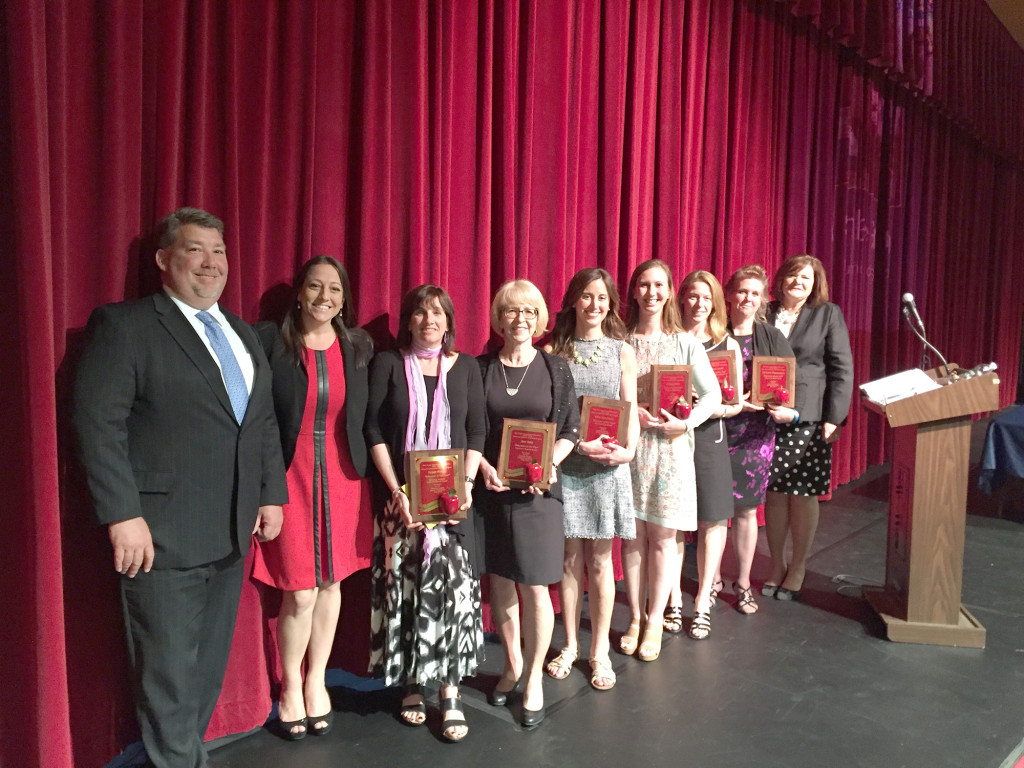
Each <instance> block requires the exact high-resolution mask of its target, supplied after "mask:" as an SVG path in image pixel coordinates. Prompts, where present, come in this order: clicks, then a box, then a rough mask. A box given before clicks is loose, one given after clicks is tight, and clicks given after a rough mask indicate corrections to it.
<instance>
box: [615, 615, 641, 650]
mask: <svg viewBox="0 0 1024 768" xmlns="http://www.w3.org/2000/svg"><path fill="white" fill-rule="evenodd" d="M639 641H640V619H632V620H631V621H630V622H629V629H627V630H626V631H625V632H623V633H622V637H620V638H619V650H620V651H622V652H623V653H624V654H626V655H627V656H632V655H633V654H634V653H636V644H637V643H638V642H639Z"/></svg>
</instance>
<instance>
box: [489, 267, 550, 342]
mask: <svg viewBox="0 0 1024 768" xmlns="http://www.w3.org/2000/svg"><path fill="white" fill-rule="evenodd" d="M523 306H525V307H533V308H534V309H536V310H537V327H536V328H535V329H534V331H533V338H535V339H536V338H539V337H541V336H543V335H544V334H545V333H547V329H548V305H547V304H546V303H545V302H544V296H543V295H542V294H541V292H540V290H539V289H538V288H537V286H536V285H534V284H533V283H531V282H530V281H529V280H509V281H508V282H507V283H505V284H504V285H502V286H501V287H500V288H499V289H498V292H497V293H495V294H494V300H493V301H492V302H491V328H493V329H494V332H495V333H497V334H499V335H500V334H501V313H502V312H504V311H505V310H506V309H507V308H509V307H523Z"/></svg>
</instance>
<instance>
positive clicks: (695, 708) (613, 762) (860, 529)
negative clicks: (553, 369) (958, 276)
mask: <svg viewBox="0 0 1024 768" xmlns="http://www.w3.org/2000/svg"><path fill="white" fill-rule="evenodd" d="M982 426H983V425H981V424H979V427H978V428H979V430H980V429H981V428H982ZM972 482H973V477H972ZM887 487H888V474H887V470H886V468H874V469H873V470H872V471H870V472H869V473H868V474H867V475H865V476H864V477H863V478H861V480H859V481H858V482H857V483H854V484H851V485H850V486H847V487H845V488H842V489H840V491H839V492H838V493H837V494H836V496H835V498H834V500H833V501H831V502H829V503H827V504H824V505H823V507H822V518H821V526H820V528H819V530H818V535H817V540H816V542H815V546H816V553H815V555H814V557H813V559H812V561H811V564H810V567H811V571H812V572H811V573H810V574H809V575H808V578H807V582H806V584H805V587H804V595H805V600H804V601H803V602H802V603H780V602H775V601H772V600H767V599H763V598H761V599H759V602H760V604H761V611H760V613H759V614H758V615H757V616H753V617H744V616H741V615H740V614H739V613H737V612H736V611H735V609H734V608H733V604H734V597H733V595H732V594H731V591H729V590H727V592H726V598H727V600H726V603H727V604H726V605H725V606H722V605H721V603H720V607H719V609H718V610H717V611H716V612H715V613H714V615H713V617H712V623H713V628H712V637H711V638H710V639H708V640H705V641H702V642H695V641H693V640H690V639H689V638H688V637H685V636H668V635H666V642H665V646H664V649H663V651H662V655H661V658H660V659H659V660H658V661H656V662H654V663H651V664H644V663H643V662H640V661H638V660H636V659H633V658H627V657H624V656H621V655H618V654H613V659H612V661H613V664H614V665H615V669H616V672H617V674H618V680H619V682H618V685H617V686H616V687H615V689H614V690H612V691H610V692H607V693H599V692H597V691H594V690H592V689H591V688H590V686H589V685H588V684H587V675H586V674H585V672H584V669H583V667H582V666H581V667H579V668H577V669H576V670H574V671H573V673H572V675H571V676H570V678H569V679H568V680H566V681H563V682H557V681H554V680H550V679H548V680H546V681H545V695H546V697H547V704H548V707H547V711H548V716H547V719H546V720H545V722H544V723H542V724H541V725H540V727H539V728H537V729H536V730H534V731H530V732H527V731H524V730H523V729H521V728H520V727H519V725H518V711H519V710H518V702H515V701H513V703H512V704H511V705H510V707H508V708H493V707H490V706H488V705H487V702H486V698H485V692H486V691H487V690H489V688H490V687H491V686H492V685H493V684H494V682H495V680H496V675H497V673H498V671H499V670H500V656H501V654H500V647H499V646H498V645H497V644H490V643H489V644H488V646H487V662H486V664H485V667H484V672H483V674H481V676H480V677H478V678H476V679H474V680H471V681H469V682H468V684H467V687H465V688H464V690H463V697H464V698H465V699H466V701H467V717H468V719H469V725H470V734H469V736H468V737H467V739H466V740H465V741H464V742H462V743H460V744H448V743H446V742H444V741H443V739H442V738H441V736H440V728H439V723H440V715H439V713H438V711H437V709H436V706H434V707H433V708H432V709H431V710H430V713H429V716H428V725H427V727H425V728H417V729H413V728H408V727H405V726H403V725H402V724H401V723H400V722H399V721H398V720H397V718H396V716H395V714H394V712H395V709H396V704H397V701H398V696H397V693H396V692H395V691H391V690H389V691H376V692H372V693H360V692H356V691H354V690H352V689H349V688H345V687H338V688H334V689H333V690H332V695H333V697H334V708H335V712H336V716H335V726H334V730H333V731H332V732H331V733H330V734H329V735H328V736H326V737H324V738H312V737H310V738H306V739H305V740H303V741H301V742H297V743H294V744H292V743H286V742H283V741H281V740H280V739H278V738H277V737H275V736H274V735H272V734H271V733H270V732H268V731H267V730H265V729H264V730H261V731H259V732H257V733H255V734H254V735H251V736H249V737H246V738H244V739H241V740H239V741H236V742H234V743H232V744H229V745H226V746H223V747H221V748H219V749H217V750H215V751H214V752H213V753H212V755H211V765H212V767H213V768H327V767H328V766H352V767H356V766H412V765H416V766H456V767H459V766H466V767H469V766H473V767H474V768H475V767H476V766H488V768H500V767H502V766H527V767H528V768H539V767H540V766H583V765H587V766H622V767H623V768H632V767H633V766H673V767H676V766H703V767H704V768H735V767H736V766H762V767H765V768H767V767H769V766H779V767H780V768H782V767H785V768H804V767H806V768H821V767H822V766H843V767H844V768H854V767H855V766H865V767H868V766H870V767H871V768H876V767H879V766H884V767H886V768H888V767H889V766H927V767H928V768H940V767H941V766H949V767H950V768H965V767H970V768H981V767H991V768H999V767H1003V768H1009V767H1010V766H1013V765H1014V764H1015V763H1016V761H1017V759H1018V758H1019V757H1020V755H1021V752H1022V750H1024V742H1022V737H1024V632H1022V630H1024V626H1022V623H1021V616H1022V614H1024V571H1022V569H1021V568H1020V567H1019V564H1020V562H1021V554H1020V553H1021V551H1022V550H1024V522H1022V519H1021V518H1020V517H1017V518H1016V519H1000V518H999V517H997V516H995V513H993V512H992V511H991V510H992V509H994V507H993V506H992V505H991V503H990V502H989V501H988V500H987V499H985V497H981V496H980V495H979V494H978V493H976V492H973V491H972V493H971V500H970V503H969V506H970V511H971V514H970V515H969V517H968V525H967V544H966V552H965V557H964V588H963V603H964V605H965V606H966V607H967V609H968V610H969V611H970V612H971V613H972V614H973V615H974V616H975V617H976V618H977V619H978V620H979V621H980V622H981V623H982V624H983V625H984V626H985V627H986V629H987V631H988V638H987V648H985V649H984V650H970V649H958V648H945V647H935V646H925V645H905V644H897V643H892V642H889V641H888V640H885V639H883V629H882V623H881V621H880V620H879V619H878V618H876V617H875V615H874V614H873V613H872V611H871V609H870V608H869V607H868V605H867V603H866V602H865V601H864V600H863V599H862V598H861V594H860V585H861V584H880V583H881V582H882V581H883V580H884V573H885V536H886V523H885V515H886V509H887V505H886V496H887ZM1018 509H1019V501H1018ZM693 561H694V558H693V556H692V553H690V554H688V562H687V564H686V569H685V575H686V589H687V591H688V592H689V594H688V596H687V602H686V606H685V611H686V614H687V616H688V617H689V616H690V615H692V611H693V604H692V594H693V591H694V579H695V570H694V562H693ZM766 571H767V548H766V546H765V543H764V537H763V533H762V537H761V542H760V549H759V554H758V562H757V563H756V564H755V571H754V572H755V582H756V583H759V579H758V578H757V577H758V576H759V575H760V574H764V573H766ZM725 572H726V574H729V573H731V565H730V564H727V566H726V571H725ZM726 579H727V581H728V576H726ZM616 611H617V614H616V618H615V620H614V622H613V642H615V640H616V639H617V636H618V633H619V632H621V631H622V630H623V629H624V628H625V627H626V624H627V623H628V611H627V610H626V608H625V605H624V604H621V601H620V605H618V606H617V608H616ZM688 622H689V619H687V623H688ZM560 640H561V632H560V630H559V629H557V628H556V637H555V641H554V644H555V647H558V644H559V641H560Z"/></svg>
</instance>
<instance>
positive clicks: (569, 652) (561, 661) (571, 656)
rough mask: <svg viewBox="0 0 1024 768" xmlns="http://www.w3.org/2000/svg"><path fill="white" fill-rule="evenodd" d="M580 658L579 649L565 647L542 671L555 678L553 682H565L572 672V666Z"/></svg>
mask: <svg viewBox="0 0 1024 768" xmlns="http://www.w3.org/2000/svg"><path fill="white" fill-rule="evenodd" d="M579 657H580V650H579V647H576V648H569V647H568V646H566V647H565V648H563V649H562V650H560V651H559V652H558V655H557V656H555V658H553V659H552V660H551V661H549V662H548V664H547V666H546V667H544V671H545V672H547V673H548V675H549V676H551V677H553V678H555V680H565V678H567V677H568V676H569V673H570V672H572V665H573V664H575V663H576V659H578V658H579Z"/></svg>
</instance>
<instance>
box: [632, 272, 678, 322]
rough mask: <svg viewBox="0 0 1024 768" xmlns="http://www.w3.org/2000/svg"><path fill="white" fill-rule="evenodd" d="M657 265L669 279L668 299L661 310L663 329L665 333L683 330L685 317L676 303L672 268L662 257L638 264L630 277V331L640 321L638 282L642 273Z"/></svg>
mask: <svg viewBox="0 0 1024 768" xmlns="http://www.w3.org/2000/svg"><path fill="white" fill-rule="evenodd" d="M655 267H657V268H658V269H660V270H661V271H662V272H664V273H665V277H666V278H667V279H668V301H666V302H665V306H664V307H663V308H662V310H661V330H662V331H664V332H665V333H680V332H681V331H682V330H683V319H682V317H681V316H680V314H679V306H678V305H677V304H676V289H675V286H674V285H673V283H672V269H671V267H669V265H668V264H666V263H665V262H664V261H662V260H661V259H648V260H647V261H645V262H643V263H641V264H637V266H636V269H634V270H633V275H632V277H630V278H629V291H628V292H627V293H626V330H628V331H629V332H630V333H632V332H633V331H635V330H636V326H637V324H638V323H639V322H640V303H639V302H638V301H637V300H636V296H635V294H636V284H637V283H638V282H639V281H640V275H642V274H643V273H644V272H646V271H647V270H648V269H654V268H655Z"/></svg>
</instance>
